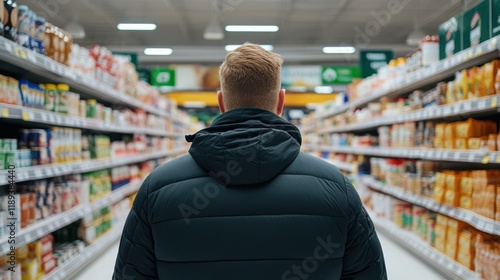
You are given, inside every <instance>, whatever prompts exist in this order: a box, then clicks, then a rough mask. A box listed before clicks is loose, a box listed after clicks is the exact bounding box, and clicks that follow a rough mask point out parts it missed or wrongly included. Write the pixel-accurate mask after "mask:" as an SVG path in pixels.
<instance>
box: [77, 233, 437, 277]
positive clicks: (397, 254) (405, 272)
mask: <svg viewBox="0 0 500 280" xmlns="http://www.w3.org/2000/svg"><path fill="white" fill-rule="evenodd" d="M379 238H380V242H381V243H382V248H383V250H384V255H385V262H386V266H387V271H388V276H389V280H421V279H425V280H444V279H445V278H443V277H442V276H440V275H439V274H438V273H436V272H435V271H433V270H431V269H430V268H429V267H428V266H426V265H425V264H423V263H422V262H420V261H419V260H418V259H417V258H415V257H414V256H413V255H411V254H410V253H408V252H407V251H405V250H403V249H401V248H400V247H399V246H398V245H396V244H395V243H393V242H392V241H391V240H389V239H388V238H386V237H385V236H383V235H382V234H379ZM117 252H118V243H116V244H114V245H113V246H112V247H110V248H109V249H108V250H107V251H106V253H104V254H103V255H102V256H100V257H99V258H97V259H96V260H95V261H94V262H93V263H92V264H91V265H89V266H88V267H86V268H85V269H84V270H83V271H82V272H80V274H78V275H77V276H76V277H75V278H74V279H75V280H89V279H91V280H109V279H111V276H112V275H113V267H114V265H115V258H116V254H117Z"/></svg>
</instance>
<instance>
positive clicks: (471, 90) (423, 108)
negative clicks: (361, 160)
mask: <svg viewBox="0 0 500 280" xmlns="http://www.w3.org/2000/svg"><path fill="white" fill-rule="evenodd" d="M499 66H500V60H494V61H491V62H489V63H486V64H484V65H483V66H481V67H473V68H470V69H466V70H462V71H460V72H457V73H456V74H455V79H454V80H452V81H449V82H440V83H438V84H437V86H436V87H435V88H432V89H430V90H427V91H422V90H415V91H413V92H412V93H411V94H409V96H408V97H406V98H405V97H404V96H403V97H397V98H389V97H387V96H384V97H381V98H380V100H379V101H378V102H370V103H368V104H367V106H366V107H364V108H361V109H359V110H355V109H351V110H347V111H346V112H344V113H341V114H338V115H334V116H330V117H327V118H324V119H319V120H316V119H306V120H305V127H306V128H309V131H317V132H319V133H329V132H343V131H355V130H368V129H375V128H376V127H378V126H381V125H388V124H396V123H403V122H407V121H421V120H436V119H442V118H451V117H456V118H458V117H462V118H463V117H464V116H471V115H479V114H484V113H485V112H488V111H489V112H493V113H494V112H496V110H497V109H498V108H499V106H500V103H499V102H498V101H499V98H500V97H499V95H498V94H500V72H498V67H499ZM495 95H496V96H495ZM325 106H326V105H325Z"/></svg>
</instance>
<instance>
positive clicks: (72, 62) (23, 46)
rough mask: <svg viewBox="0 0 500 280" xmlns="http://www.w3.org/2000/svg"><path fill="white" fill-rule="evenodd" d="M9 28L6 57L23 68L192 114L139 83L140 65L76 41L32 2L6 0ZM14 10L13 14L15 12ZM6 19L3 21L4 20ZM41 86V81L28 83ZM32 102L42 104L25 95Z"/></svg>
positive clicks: (155, 108)
mask: <svg viewBox="0 0 500 280" xmlns="http://www.w3.org/2000/svg"><path fill="white" fill-rule="evenodd" d="M2 6H5V7H2V10H3V9H4V8H5V9H6V10H5V11H6V14H5V15H3V14H2V18H3V17H4V16H5V17H6V18H5V22H6V25H5V28H4V27H3V24H2V28H0V33H1V34H0V35H2V34H3V35H4V37H5V38H6V39H5V38H3V37H2V36H0V60H2V61H3V62H7V63H9V64H11V65H14V66H16V67H19V68H20V69H22V71H21V74H24V73H23V71H27V72H30V73H32V74H36V75H38V76H39V77H40V78H45V79H49V80H53V81H61V82H62V81H66V82H68V83H69V84H70V85H71V87H72V88H75V89H76V90H78V92H79V93H80V94H84V95H85V96H91V97H94V98H98V99H99V100H102V101H107V102H113V103H116V104H119V105H127V106H131V107H134V108H141V109H143V110H145V111H147V112H150V113H153V114H155V115H159V116H163V117H170V116H172V117H174V118H176V119H178V118H179V117H180V118H183V119H184V120H185V121H186V122H187V119H188V117H187V115H185V114H183V113H182V112H179V111H177V110H176V109H175V105H174V104H172V102H171V101H170V100H167V99H165V98H162V97H161V96H160V94H159V93H158V91H157V90H156V89H155V88H153V87H151V86H150V85H149V84H147V83H145V82H142V81H139V76H138V73H137V71H136V67H135V65H134V64H132V63H131V62H130V61H127V60H126V59H124V58H122V57H120V56H117V55H113V54H112V53H111V52H110V51H109V50H107V49H106V48H104V47H101V46H98V45H95V46H92V47H91V48H90V49H87V48H84V47H81V46H78V45H77V44H74V43H73V39H72V36H71V35H70V34H69V33H68V32H66V31H64V30H63V29H61V28H58V27H57V26H54V25H53V24H51V23H49V22H47V21H46V19H45V18H43V17H41V16H38V15H36V14H35V13H34V12H33V11H31V10H30V8H29V7H28V6H26V5H20V6H18V5H17V3H16V1H14V0H12V1H4V3H3V5H2ZM11 13H12V14H11ZM2 22H3V21H2ZM28 85H29V86H30V87H31V88H34V89H35V90H39V88H38V86H37V85H32V84H30V83H28ZM23 101H25V102H27V103H30V104H29V105H30V106H34V105H40V104H37V103H36V102H39V100H37V99H36V96H34V97H33V99H26V98H25V99H23Z"/></svg>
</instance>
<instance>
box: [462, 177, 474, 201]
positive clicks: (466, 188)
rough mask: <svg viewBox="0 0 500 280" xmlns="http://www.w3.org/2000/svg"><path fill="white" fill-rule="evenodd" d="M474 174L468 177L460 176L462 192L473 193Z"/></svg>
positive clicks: (464, 193)
mask: <svg viewBox="0 0 500 280" xmlns="http://www.w3.org/2000/svg"><path fill="white" fill-rule="evenodd" d="M471 176H472V174H471V175H468V176H467V177H462V178H460V194H462V195H467V196H471V195H472V188H473V187H472V186H473V184H472V177H471Z"/></svg>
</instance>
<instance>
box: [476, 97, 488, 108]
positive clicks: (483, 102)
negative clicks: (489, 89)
mask: <svg viewBox="0 0 500 280" xmlns="http://www.w3.org/2000/svg"><path fill="white" fill-rule="evenodd" d="M486 106H487V105H486V100H484V99H483V100H481V101H479V102H478V107H479V109H486Z"/></svg>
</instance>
